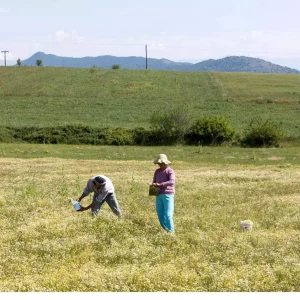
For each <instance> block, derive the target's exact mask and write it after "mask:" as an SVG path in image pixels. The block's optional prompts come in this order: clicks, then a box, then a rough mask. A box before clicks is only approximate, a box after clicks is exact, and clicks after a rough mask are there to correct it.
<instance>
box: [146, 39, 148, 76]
mask: <svg viewBox="0 0 300 300" xmlns="http://www.w3.org/2000/svg"><path fill="white" fill-rule="evenodd" d="M147 69H148V51H147V45H146V70H147Z"/></svg>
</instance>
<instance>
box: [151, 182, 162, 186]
mask: <svg viewBox="0 0 300 300" xmlns="http://www.w3.org/2000/svg"><path fill="white" fill-rule="evenodd" d="M152 186H162V184H161V183H152Z"/></svg>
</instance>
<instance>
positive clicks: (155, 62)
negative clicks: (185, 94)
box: [22, 52, 300, 74]
mask: <svg viewBox="0 0 300 300" xmlns="http://www.w3.org/2000/svg"><path fill="white" fill-rule="evenodd" d="M37 59H41V60H42V61H43V65H44V66H51V67H69V68H90V67H93V66H97V67H100V68H107V69H110V68H111V67H112V65H114V64H118V65H120V66H121V68H122V69H135V70H142V69H145V65H146V59H145V57H137V56H129V57H117V56H110V55H104V56H97V57H89V56H87V57H81V58H74V57H61V56H56V55H53V54H45V53H43V52H37V53H35V54H34V55H33V56H31V57H29V58H28V59H25V60H23V61H22V65H27V66H35V62H36V60H37ZM148 68H149V69H154V70H168V71H195V72H200V71H202V72H203V71H216V72H254V73H281V74H300V72H299V71H298V70H296V69H292V68H288V67H283V66H280V65H276V64H272V63H270V62H268V61H265V60H263V59H259V58H253V57H246V56H229V57H225V58H222V59H209V60H205V61H202V62H199V63H196V64H192V63H187V62H174V61H171V60H168V59H165V58H163V59H155V58H148Z"/></svg>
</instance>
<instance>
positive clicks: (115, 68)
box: [111, 64, 121, 70]
mask: <svg viewBox="0 0 300 300" xmlns="http://www.w3.org/2000/svg"><path fill="white" fill-rule="evenodd" d="M111 68H112V69H113V70H118V69H121V66H120V65H117V64H115V65H112V67H111Z"/></svg>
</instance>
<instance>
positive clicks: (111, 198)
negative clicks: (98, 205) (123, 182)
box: [104, 193, 122, 217]
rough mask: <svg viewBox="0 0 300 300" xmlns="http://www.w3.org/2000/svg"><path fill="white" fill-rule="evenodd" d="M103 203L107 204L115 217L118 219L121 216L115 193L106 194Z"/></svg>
mask: <svg viewBox="0 0 300 300" xmlns="http://www.w3.org/2000/svg"><path fill="white" fill-rule="evenodd" d="M104 201H106V202H107V204H108V205H109V207H110V209H111V210H112V211H113V213H114V214H115V215H117V216H118V217H121V216H122V212H121V209H120V207H119V204H118V200H117V197H116V194H115V193H112V194H108V195H107V197H106V198H105V199H104Z"/></svg>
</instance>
